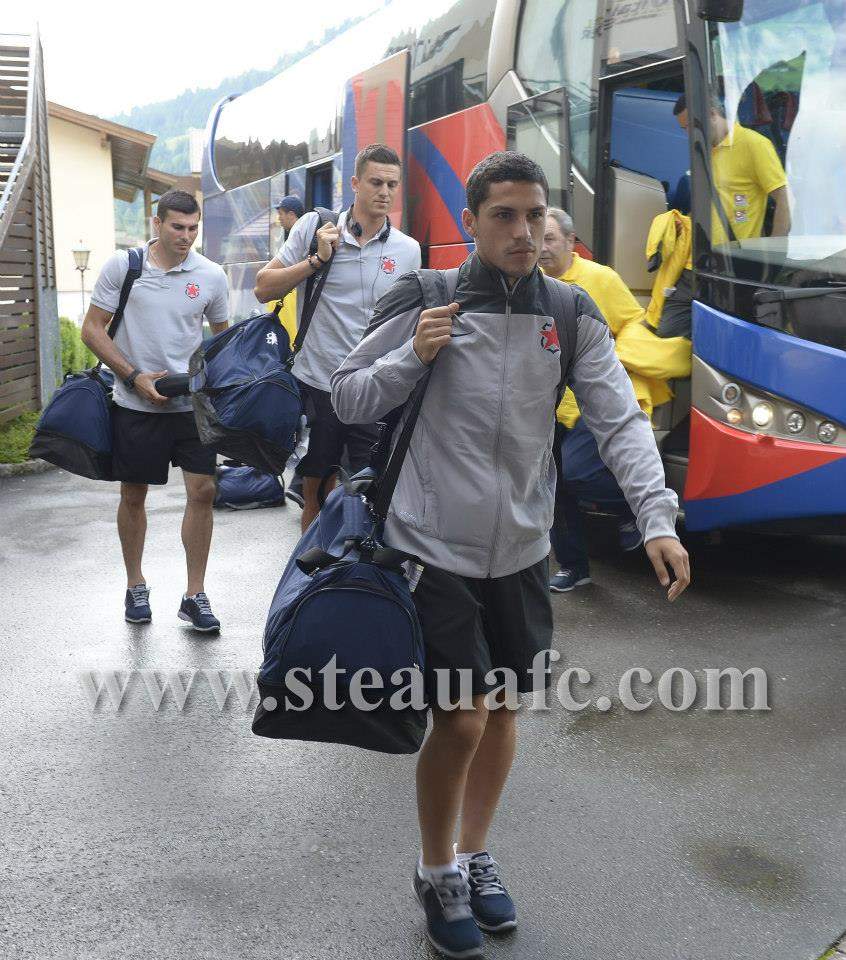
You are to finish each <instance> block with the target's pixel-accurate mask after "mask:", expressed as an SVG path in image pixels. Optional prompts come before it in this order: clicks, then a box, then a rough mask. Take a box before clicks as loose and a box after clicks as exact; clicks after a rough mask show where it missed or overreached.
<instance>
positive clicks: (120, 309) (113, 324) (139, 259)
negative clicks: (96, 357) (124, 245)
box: [94, 247, 144, 371]
mask: <svg viewBox="0 0 846 960" xmlns="http://www.w3.org/2000/svg"><path fill="white" fill-rule="evenodd" d="M127 253H128V255H129V265H128V268H127V271H126V276H125V277H124V278H123V285H122V286H121V288H120V296H119V297H118V305H117V309H116V310H115V312H114V313H113V314H112V319H111V320H110V322H109V327H108V330H107V331H106V332H107V333H108V335H109V336H110V337H111V338H112V340H114V338H115V334H117V332H118V328H119V327H120V325H121V322H122V320H123V314H124V311H125V310H126V304H127V302H128V301H129V294H130V292H131V290H132V285H133V283H135V281H136V280H137V279H138V278H139V277H140V276H141V272H142V271H143V269H144V248H143V247H130V249H129V250H128V251H127ZM102 366H103V361H102V360H100V361H99V362H98V363H97V366H96V367H95V368H94V369H95V370H97V371H99V370H100V368H101V367H102Z"/></svg>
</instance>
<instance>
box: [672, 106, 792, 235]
mask: <svg viewBox="0 0 846 960" xmlns="http://www.w3.org/2000/svg"><path fill="white" fill-rule="evenodd" d="M673 115H674V116H675V118H676V120H678V122H679V126H680V127H681V128H682V130H685V131H686V130H687V128H688V117H687V100H686V98H685V95H684V94H682V95H681V96H680V97H679V98H678V100H677V101H676V104H675V106H674V107H673ZM708 132H709V137H710V141H711V170H712V174H713V177H714V185H715V186H716V188H717V193H718V194H719V198H720V205H721V206H722V208H723V212H724V213H725V219H726V220H727V221H728V223H729V225H730V226H731V232H732V233H733V234H734V237H735V239H737V240H748V239H750V238H752V237H760V236H762V235H763V230H764V216H765V215H766V212H767V199H768V198H771V199H772V201H773V203H774V204H775V210H774V213H773V224H772V230H771V231H770V234H771V236H773V237H785V236H787V234H788V233H789V232H790V202H789V199H788V195H787V176H786V175H785V172H784V167H783V166H782V164H781V160H779V157H778V154H777V153H776V150H775V147H774V146H773V145H772V143H771V142H770V141H769V140H768V139H767V138H766V137H765V136H762V135H761V134H760V133H757V132H756V131H755V130H749V129H748V128H746V127H742V126H741V125H740V124H739V123H737V122H736V121H735V123H734V125H733V126H732V125H730V124H729V122H728V119H727V118H726V111H725V108H724V107H723V105H722V104H721V103H720V101H719V100H718V99H717V98H716V97H713V98H712V99H711V103H710V116H709V118H708ZM728 239H729V238H728V235H727V231H726V228H725V225H724V220H723V217H721V216H720V212H719V210H717V209H716V208H714V210H713V215H712V218H711V245H712V246H718V245H720V244H724V243H726V242H727V240H728Z"/></svg>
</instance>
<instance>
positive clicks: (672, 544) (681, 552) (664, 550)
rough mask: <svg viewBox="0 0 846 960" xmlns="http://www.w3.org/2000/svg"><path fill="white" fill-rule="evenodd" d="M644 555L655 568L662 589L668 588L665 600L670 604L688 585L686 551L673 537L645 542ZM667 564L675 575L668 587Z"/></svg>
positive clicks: (687, 558) (688, 564)
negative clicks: (645, 554)
mask: <svg viewBox="0 0 846 960" xmlns="http://www.w3.org/2000/svg"><path fill="white" fill-rule="evenodd" d="M646 553H647V555H648V556H649V559H650V560H651V561H652V566H653V567H655V573H656V575H657V576H658V582H659V583H660V584H661V586H662V587H670V589H669V590H668V591H667V599H668V600H669V601H670V602H671V603H672V602H673V600H677V599H678V598H679V596H680V595H681V593H682V592H683V591H684V590H686V589H687V587H688V586H689V584H690V557H688V555H687V550H685V548H684V547H683V546H682V545H681V543H680V541H678V540H677V539H676V538H675V537H656V538H655V539H654V540H648V541H647V543H646ZM667 564H669V565H670V567H671V568H672V570H673V573H674V574H675V575H676V579H675V581H674V582H673V583H672V585H670V575H669V573H668V572H667Z"/></svg>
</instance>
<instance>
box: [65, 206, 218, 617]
mask: <svg viewBox="0 0 846 960" xmlns="http://www.w3.org/2000/svg"><path fill="white" fill-rule="evenodd" d="M153 222H154V225H155V228H156V232H157V234H158V236H157V237H156V239H154V240H151V241H150V242H149V243H147V244H146V245H145V247H144V249H143V264H142V268H141V273H140V275H139V276H138V278H137V279H136V280H135V282H134V284H133V285H132V289H131V292H129V295H128V297H127V298H126V300H125V305H124V310H123V320H122V322H121V323H120V324H119V326H118V329H117V330H116V331H114V329H113V328H112V329H110V327H111V325H112V323H113V322H114V318H115V316H116V315H119V307H120V300H121V291H122V290H123V289H124V285H125V280H126V275H127V271H128V268H129V260H128V257H127V254H126V253H124V252H123V251H118V252H117V253H115V254H114V255H113V256H112V257H111V258H110V259H109V260H108V261H107V262H106V264H105V266H104V267H103V269H102V271H101V273H100V276H99V277H98V279H97V283H96V285H95V287H94V292H93V293H92V295H91V305H90V306H89V308H88V312H87V313H86V316H85V321H84V323H83V327H82V339H83V341H84V342H85V344H86V345H87V346H88V347H89V348H90V349H91V350H92V351H93V352H94V353H95V354H96V355H97V357H99V358H100V360H101V361H102V362H103V363H105V364H107V365H108V366H109V367H110V369H111V370H113V371H114V374H115V383H114V406H113V408H112V424H111V427H112V471H111V476H112V478H113V479H114V480H119V481H120V484H121V488H120V504H119V506H118V514H117V523H118V534H119V536H120V542H121V547H122V550H123V559H124V564H125V566H126V575H127V590H126V595H125V599H124V606H125V614H124V616H125V619H126V620H127V621H129V622H130V623H147V622H149V621H150V620H151V618H152V612H151V608H150V592H149V588H148V586H147V581H146V578H145V577H144V573H143V571H142V569H141V558H142V555H143V552H144V539H145V534H146V529H147V517H146V512H145V506H144V504H145V500H146V496H147V489H148V485H149V484H165V483H167V480H168V472H169V467H170V465H171V464H173V465H174V466H177V467H181V468H182V474H183V479H184V482H185V490H186V494H187V502H186V506H185V515H184V518H183V521H182V542H183V545H184V547H185V555H186V561H187V568H188V571H187V572H188V582H187V590H186V591H185V593H184V594H183V595H182V602H181V604H180V606H179V610H178V616H179V618H180V619H181V620H184V621H187V622H189V623H190V624H191V625H192V626H193V627H194V629H196V630H202V631H216V630H219V629H220V622H219V621H218V619H217V618H216V617H215V616H214V614H213V613H212V610H211V606H210V604H209V599H208V597H207V596H206V593H205V588H204V578H205V571H206V562H207V560H208V554H209V546H210V543H211V534H212V524H213V518H212V501H213V500H214V492H215V484H214V474H215V467H216V455H215V452H214V450H213V449H211V448H209V447H204V446H203V445H202V443H201V442H200V438H199V436H198V435H197V428H196V425H195V423H194V414H193V412H192V409H191V401H190V399H189V398H188V397H185V396H173V397H168V396H165V395H163V394H161V393H159V392H158V390H157V389H156V387H155V381H156V380H158V379H159V378H162V377H164V376H166V375H168V374H172V375H176V374H185V373H187V370H188V360H189V358H190V356H191V354H192V353H193V352H194V350H195V349H196V348H197V346H198V345H199V343H200V341H201V340H202V336H203V319H204V318H205V319H206V320H208V322H209V324H210V325H211V328H212V331H213V332H214V333H219V332H221V331H223V330H224V329H225V328H226V326H227V322H228V320H227V317H228V313H229V290H228V285H227V282H226V275H225V274H224V272H223V270H222V269H221V267H219V266H218V265H217V264H216V263H213V262H212V261H211V260H208V259H207V258H206V257H203V256H202V255H200V254H199V253H197V252H196V251H194V250H192V249H191V247H192V246H193V244H194V241H195V240H196V237H197V230H198V227H199V222H200V208H199V205H198V204H197V201H196V200H195V199H194V197H193V196H191V194H189V193H186V192H185V191H182V190H171V191H168V192H167V193H165V194H164V195H163V196H162V197H161V198H160V199H159V202H158V207H157V210H156V217H155V218H154V221H153ZM110 333H113V334H114V338H113V339H112V337H111V336H110Z"/></svg>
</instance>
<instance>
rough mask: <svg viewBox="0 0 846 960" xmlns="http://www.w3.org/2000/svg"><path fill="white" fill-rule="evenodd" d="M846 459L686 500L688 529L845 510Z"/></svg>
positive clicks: (835, 512) (845, 512)
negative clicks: (730, 492) (763, 483)
mask: <svg viewBox="0 0 846 960" xmlns="http://www.w3.org/2000/svg"><path fill="white" fill-rule="evenodd" d="M844 490H846V459H842V460H835V461H834V462H833V463H827V464H825V465H824V466H822V467H816V468H815V469H814V470H806V471H805V472H804V473H797V474H794V475H793V476H792V477H787V478H786V479H784V480H778V481H776V482H775V483H768V484H766V486H763V487H755V488H754V489H753V490H747V491H745V492H744V493H737V494H734V495H733V496H731V497H713V498H711V499H707V500H686V501H685V502H684V516H685V526H686V527H687V529H688V530H694V531H695V530H713V529H715V528H718V527H725V526H729V525H731V524H736V523H741V524H742V523H758V522H761V521H768V520H779V519H793V518H799V517H820V516H829V515H832V514H834V515H839V514H846V494H844Z"/></svg>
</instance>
